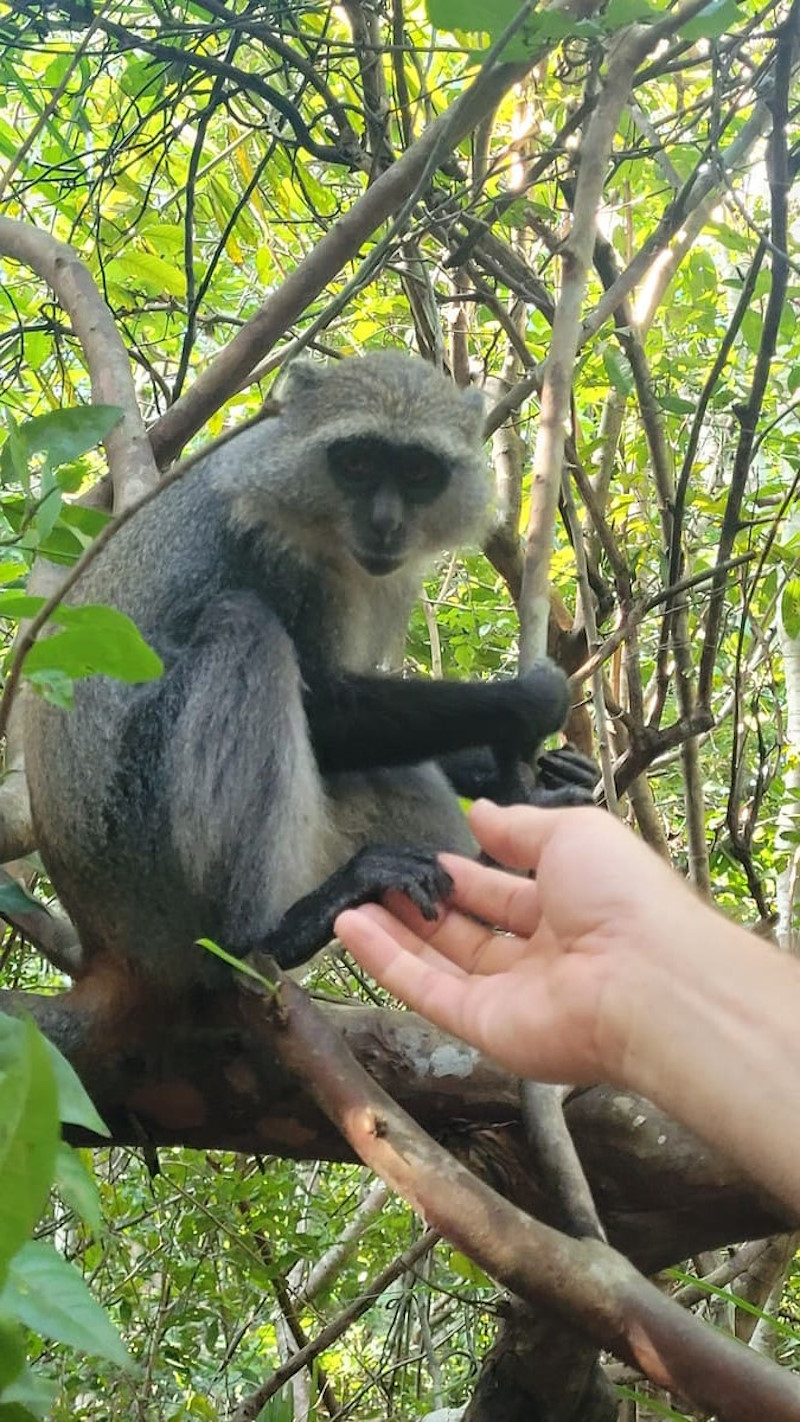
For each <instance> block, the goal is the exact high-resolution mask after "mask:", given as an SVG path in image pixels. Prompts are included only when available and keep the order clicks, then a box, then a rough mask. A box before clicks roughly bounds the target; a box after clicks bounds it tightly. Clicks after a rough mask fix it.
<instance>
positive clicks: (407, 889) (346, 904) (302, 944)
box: [253, 844, 453, 968]
mask: <svg viewBox="0 0 800 1422" xmlns="http://www.w3.org/2000/svg"><path fill="white" fill-rule="evenodd" d="M452 887H453V881H452V879H451V878H450V875H449V874H448V873H447V871H446V870H445V869H443V868H442V866H441V865H440V864H439V862H438V860H437V858H436V856H435V854H430V853H428V852H427V851H425V850H418V849H409V848H404V847H401V846H398V845H391V844H380V845H369V846H367V847H366V848H365V849H361V850H359V852H358V854H354V855H353V858H352V859H349V860H348V861H347V863H346V864H344V865H343V866H342V868H341V869H337V870H336V872H335V873H334V874H331V876H330V878H329V879H326V880H325V883H324V884H321V885H320V887H319V888H318V889H313V890H312V892H311V893H310V894H306V895H305V897H304V898H302V899H298V901H297V903H296V904H292V907H291V908H290V909H288V910H287V911H286V913H285V914H284V916H283V918H282V919H281V921H280V923H279V924H278V926H277V928H274V929H273V930H272V932H271V933H268V934H267V935H266V937H265V938H262V939H261V940H259V942H258V943H256V944H254V945H253V951H255V952H256V953H268V954H269V955H270V956H271V957H272V958H274V959H275V961H276V962H277V963H278V964H279V965H280V967H282V968H296V967H299V966H300V964H301V963H305V962H307V961H308V959H309V958H313V956H314V954H315V953H319V952H320V951H321V949H323V948H324V947H325V945H326V944H327V943H330V940H331V939H332V937H333V925H334V922H335V920H336V918H337V917H338V915H339V914H340V913H342V912H343V910H344V909H346V908H357V907H358V905H359V904H368V903H379V902H380V901H381V899H382V898H383V896H384V894H387V893H390V892H393V893H401V894H405V896H406V898H409V899H410V900H411V902H412V903H413V904H415V905H416V907H417V908H418V909H419V911H420V913H421V914H422V915H423V917H425V918H427V919H434V918H435V917H436V907H437V904H439V903H440V902H441V901H442V900H443V899H446V898H447V896H448V894H449V893H450V890H451V889H452Z"/></svg>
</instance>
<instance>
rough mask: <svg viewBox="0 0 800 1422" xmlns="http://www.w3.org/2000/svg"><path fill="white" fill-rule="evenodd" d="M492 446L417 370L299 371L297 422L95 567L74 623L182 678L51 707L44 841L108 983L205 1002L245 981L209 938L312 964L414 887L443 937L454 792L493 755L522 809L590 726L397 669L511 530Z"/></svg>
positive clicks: (41, 719)
mask: <svg viewBox="0 0 800 1422" xmlns="http://www.w3.org/2000/svg"><path fill="white" fill-rule="evenodd" d="M481 424H482V402H481V399H480V396H479V395H478V394H477V393H476V392H466V393H464V392H460V391H459V390H458V389H457V388H456V387H455V386H454V385H453V384H452V382H450V381H449V380H447V379H446V378H445V377H444V376H443V375H441V374H440V373H438V372H437V371H435V370H434V369H433V368H432V367H430V366H428V365H426V364H424V363H423V362H422V361H420V360H416V359H413V358H410V357H408V356H406V355H404V354H402V353H399V352H393V351H381V352H375V353H373V354H370V355H368V356H366V357H364V358H363V359H351V360H345V361H342V362H339V363H334V364H333V365H330V366H327V367H323V366H321V365H317V364H314V363H308V362H298V363H297V364H295V365H294V366H292V367H291V369H290V372H289V376H288V378H287V383H286V386H285V389H284V392H283V396H282V406H281V414H280V415H279V416H278V418H276V419H271V420H265V421H262V422H260V423H257V424H256V425H254V426H252V427H250V428H247V429H245V430H243V431H242V432H240V433H239V434H238V435H236V436H234V437H233V438H232V439H230V440H229V441H228V442H226V443H225V444H223V445H222V446H221V447H219V448H218V449H215V450H213V451H211V452H210V453H209V454H208V455H207V456H204V457H202V458H201V459H200V460H198V462H197V463H196V464H195V465H194V466H193V467H192V468H191V469H190V470H189V471H188V472H187V473H186V475H185V476H184V477H183V478H182V479H181V480H179V481H177V482H175V483H173V484H171V485H169V486H168V487H166V488H165V489H164V492H163V493H162V494H161V495H160V496H159V498H157V499H156V500H155V501H154V502H152V503H150V504H149V505H148V506H147V507H145V508H143V509H142V510H141V511H140V512H139V513H137V514H136V515H135V516H134V518H133V519H131V521H130V522H129V523H128V524H126V525H125V526H124V527H123V528H121V529H120V531H119V533H118V534H117V535H116V536H115V537H114V538H112V539H111V540H110V542H109V544H108V545H107V547H106V548H105V549H104V550H103V552H102V553H101V554H100V555H99V556H98V558H97V559H96V561H95V562H94V563H93V564H92V565H91V566H90V568H89V569H88V570H87V572H86V575H85V576H84V578H83V579H82V580H81V581H80V582H79V584H78V585H77V587H76V590H75V598H74V600H76V601H80V602H84V603H89V602H100V603H107V604H111V605H113V606H114V607H117V608H119V609H121V610H122V611H123V612H125V613H127V614H128V615H129V616H130V617H132V618H133V619H134V621H135V622H136V623H137V625H138V626H139V628H140V630H141V632H142V633H143V635H144V636H145V637H146V638H147V640H148V641H149V642H150V643H151V644H152V645H153V646H154V647H155V648H156V649H157V651H158V652H159V653H160V655H161V657H162V658H163V661H164V674H163V676H162V677H161V678H160V679H159V680H158V681H156V682H151V683H147V684H143V685H140V686H133V687H131V686H128V685H123V684H122V683H120V682H118V681H114V680H112V679H109V678H106V677H94V678H91V679H89V680H87V681H84V682H81V683H79V684H78V685H77V687H76V695H75V706H74V708H73V710H72V711H71V712H65V711H63V710H60V709H57V708H55V707H53V706H51V705H48V704H47V703H45V702H44V701H42V700H40V699H39V698H31V705H30V708H29V716H28V725H27V743H26V758H27V767H28V779H29V786H30V795H31V805H32V811H33V818H34V825H35V829H36V832H37V835H38V842H39V846H40V849H41V854H42V858H43V860H44V863H45V865H46V867H47V870H48V873H49V874H50V876H51V878H52V881H53V884H54V885H55V887H56V889H57V891H58V893H59V896H60V897H61V899H62V901H63V903H64V906H65V908H66V910H67V912H68V913H69V914H70V916H71V918H72V919H73V922H74V923H75V926H76V928H77V930H78V932H79V935H80V938H81V942H82V946H83V949H84V954H85V957H86V961H87V963H88V964H89V965H91V962H92V961H93V959H96V958H98V957H99V956H101V955H111V956H112V958H115V959H118V960H122V961H124V962H126V963H127V964H128V965H129V966H130V967H131V968H132V969H133V970H134V971H135V972H137V973H140V974H142V975H145V976H147V977H149V978H150V979H152V980H154V981H156V982H158V983H159V984H160V985H161V986H162V988H165V989H167V990H170V991H172V990H175V991H181V990H184V989H185V988H187V987H189V986H192V985H195V984H204V983H205V984H209V985H213V984H214V983H215V982H216V981H218V980H219V974H220V972H226V971H227V969H225V968H224V967H223V965H221V964H220V963H219V962H218V960H216V959H214V958H212V957H211V955H209V954H207V953H205V952H204V951H203V950H202V949H201V948H199V947H197V946H196V940H197V938H198V937H201V936H206V937H211V938H214V939H216V940H217V941H218V942H220V943H221V944H222V945H223V946H224V947H225V948H227V949H228V950H229V951H231V952H234V953H237V954H243V953H246V952H248V951H250V950H252V949H254V948H264V949H265V950H267V951H269V952H271V953H272V954H273V955H274V956H275V957H276V959H277V960H278V961H279V962H280V963H281V964H282V965H283V966H293V965H296V964H297V963H300V962H302V961H304V960H305V959H307V958H308V957H310V956H311V955H312V954H313V953H314V952H316V951H317V950H318V949H319V948H320V947H322V946H324V944H325V943H326V942H327V941H328V940H329V939H330V936H331V929H332V924H333V919H334V917H335V915H336V913H337V912H338V911H339V910H340V909H341V908H343V907H345V906H347V905H348V904H354V903H360V902H364V901H365V900H367V899H375V898H379V897H380V895H381V894H382V893H383V892H385V891H386V890H387V889H389V888H393V887H394V888H398V889H400V890H401V891H403V892H405V893H407V894H408V895H409V896H410V897H411V898H412V899H413V900H414V901H415V902H416V903H417V904H418V905H419V906H420V907H421V908H422V910H423V912H425V913H427V914H428V915H432V914H433V912H434V909H435V903H436V901H437V899H438V898H440V897H442V896H443V895H444V894H445V893H446V891H447V888H448V879H447V876H446V875H445V874H444V872H443V871H442V870H441V868H440V867H439V866H438V864H437V862H436V858H435V851H436V850H441V849H455V850H460V851H463V852H466V853H473V852H474V843H473V841H472V840H471V837H470V835H469V832H468V830H467V826H466V821H465V819H464V817H463V815H462V813H461V809H460V806H459V802H458V798H457V794H456V789H455V788H454V787H456V788H457V789H458V790H460V791H462V792H468V791H469V788H470V779H471V771H470V761H469V756H470V754H474V755H476V756H477V757H478V759H479V762H480V767H481V777H482V778H481V779H480V784H481V788H482V789H484V790H487V789H488V790H489V792H490V793H492V791H493V788H494V789H495V790H499V788H500V786H501V781H502V780H503V776H504V775H506V777H507V778H508V777H509V776H510V777H511V778H512V779H513V773H514V767H515V766H516V765H517V764H518V763H519V762H521V761H524V760H525V759H527V758H528V757H530V756H531V755H532V754H533V752H534V751H535V749H536V748H537V746H538V744H539V742H540V741H541V740H542V739H543V738H544V737H545V736H546V735H548V734H549V733H550V732H552V731H554V730H556V729H557V728H558V727H559V726H560V725H561V723H562V721H563V718H564V715H565V711H566V683H565V681H564V678H563V676H562V675H561V673H560V672H558V671H557V669H556V668H555V667H554V666H552V664H551V663H549V662H544V663H541V664H538V665H537V667H536V668H535V669H534V671H533V672H532V673H531V674H530V675H529V676H528V677H526V678H521V679H518V680H515V679H510V680H507V681H502V682H487V683H469V682H466V683H456V682H451V681H443V682H442V681H440V682H435V681H430V680H426V679H416V680H415V679H404V678H402V677H399V676H391V675H386V674H383V673H382V672H381V671H380V668H381V666H382V664H384V663H385V661H386V660H387V658H388V657H389V656H391V655H392V654H393V652H394V651H395V649H396V648H397V647H398V646H399V645H401V644H402V638H403V635H404V633H405V629H406V624H407V620H408V616H409V612H410V609H411V606H412V603H413V601H414V598H415V596H416V595H417V593H418V590H419V586H420V581H421V578H422V575H423V573H424V571H425V570H426V568H428V567H429V566H430V565H431V562H432V560H433V559H435V557H436V556H437V555H439V553H440V552H441V550H442V549H444V548H446V547H454V546H456V545H458V544H460V543H462V542H463V541H465V540H467V539H472V538H475V537H476V536H477V535H479V534H480V532H481V530H482V529H483V527H484V526H485V522H486V518H487V509H488V497H489V490H488V482H487V474H486V469H485V464H484V459H483V455H482V451H481V442H480V441H481ZM462 754H463V757H464V758H463V759H461V760H460V759H459V756H460V755H462ZM440 756H442V757H444V756H447V762H443V763H445V764H446V765H447V774H445V772H444V770H443V769H442V768H440V767H439V766H438V765H437V764H436V763H435V762H436V759H437V758H438V757H440ZM487 767H488V769H487ZM448 776H449V778H448Z"/></svg>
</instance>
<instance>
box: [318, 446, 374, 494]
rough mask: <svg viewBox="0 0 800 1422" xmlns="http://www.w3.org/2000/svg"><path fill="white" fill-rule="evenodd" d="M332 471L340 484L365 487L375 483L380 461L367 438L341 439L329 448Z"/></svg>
mask: <svg viewBox="0 0 800 1422" xmlns="http://www.w3.org/2000/svg"><path fill="white" fill-rule="evenodd" d="M328 460H329V463H330V467H331V473H332V474H333V477H334V479H335V480H336V481H337V483H339V484H343V485H345V486H346V487H349V488H354V489H365V488H368V487H369V486H370V485H371V484H374V482H375V477H376V472H377V467H378V461H377V460H376V457H375V451H374V449H373V448H372V447H371V444H370V443H369V442H368V441H366V440H339V441H337V442H336V443H335V444H332V445H331V447H330V449H329V450H328Z"/></svg>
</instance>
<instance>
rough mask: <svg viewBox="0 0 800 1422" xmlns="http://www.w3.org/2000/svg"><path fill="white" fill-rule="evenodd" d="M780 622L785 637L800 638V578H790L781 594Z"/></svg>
mask: <svg viewBox="0 0 800 1422" xmlns="http://www.w3.org/2000/svg"><path fill="white" fill-rule="evenodd" d="M781 621H782V623H783V626H784V628H785V631H786V635H787V637H789V638H791V640H792V641H794V640H795V638H797V637H800V578H790V579H789V581H788V582H787V584H786V586H785V587H784V589H783V592H782V593H781Z"/></svg>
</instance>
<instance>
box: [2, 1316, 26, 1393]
mask: <svg viewBox="0 0 800 1422" xmlns="http://www.w3.org/2000/svg"><path fill="white" fill-rule="evenodd" d="M24 1366H25V1349H24V1347H23V1343H22V1330H21V1329H20V1326H19V1324H18V1323H15V1322H14V1320H13V1319H11V1318H0V1394H2V1393H3V1391H4V1390H5V1389H6V1388H7V1387H8V1385H9V1383H10V1382H13V1381H14V1378H15V1377H17V1376H18V1374H19V1373H21V1372H22V1369H23V1368H24Z"/></svg>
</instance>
